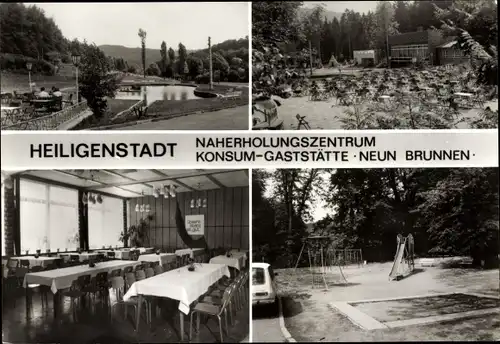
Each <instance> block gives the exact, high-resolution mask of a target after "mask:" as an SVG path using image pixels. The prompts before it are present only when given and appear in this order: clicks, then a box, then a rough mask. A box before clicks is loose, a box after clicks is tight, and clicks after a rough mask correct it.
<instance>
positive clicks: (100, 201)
mask: <svg viewBox="0 0 500 344" xmlns="http://www.w3.org/2000/svg"><path fill="white" fill-rule="evenodd" d="M96 201H97V203H99V204H102V197H101V195H97V198H96Z"/></svg>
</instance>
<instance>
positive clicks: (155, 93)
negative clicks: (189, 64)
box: [115, 85, 200, 105]
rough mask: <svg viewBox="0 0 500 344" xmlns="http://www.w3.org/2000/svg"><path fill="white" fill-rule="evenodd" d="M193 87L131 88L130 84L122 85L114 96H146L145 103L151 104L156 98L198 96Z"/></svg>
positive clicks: (181, 98) (172, 98)
mask: <svg viewBox="0 0 500 344" xmlns="http://www.w3.org/2000/svg"><path fill="white" fill-rule="evenodd" d="M194 90H195V87H191V86H178V85H172V86H141V90H140V91H139V90H132V88H131V87H130V86H124V87H122V88H121V89H120V90H119V91H118V92H117V93H116V96H115V99H137V100H141V99H144V98H146V100H147V105H151V104H152V103H153V102H155V101H157V100H173V101H175V100H188V99H198V98H200V97H197V96H195V94H194Z"/></svg>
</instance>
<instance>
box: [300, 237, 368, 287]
mask: <svg viewBox="0 0 500 344" xmlns="http://www.w3.org/2000/svg"><path fill="white" fill-rule="evenodd" d="M305 251H307V257H308V261H309V271H310V273H311V278H312V280H311V281H312V287H313V288H315V287H316V286H317V285H318V286H319V287H321V286H324V287H325V288H326V289H328V282H327V279H326V276H327V274H332V273H334V271H336V270H337V269H338V272H339V273H340V278H341V283H343V284H347V283H348V282H347V279H346V277H345V275H344V272H343V271H342V267H345V266H346V265H347V264H358V266H361V264H362V259H363V256H362V254H361V250H360V249H343V250H339V249H334V248H333V247H332V242H331V239H330V238H329V237H327V236H310V237H307V238H306V239H305V241H304V244H303V245H302V249H301V250H300V253H299V258H298V259H297V263H296V264H295V269H294V271H296V270H297V267H298V265H299V263H300V260H301V258H302V254H305V253H304V252H305Z"/></svg>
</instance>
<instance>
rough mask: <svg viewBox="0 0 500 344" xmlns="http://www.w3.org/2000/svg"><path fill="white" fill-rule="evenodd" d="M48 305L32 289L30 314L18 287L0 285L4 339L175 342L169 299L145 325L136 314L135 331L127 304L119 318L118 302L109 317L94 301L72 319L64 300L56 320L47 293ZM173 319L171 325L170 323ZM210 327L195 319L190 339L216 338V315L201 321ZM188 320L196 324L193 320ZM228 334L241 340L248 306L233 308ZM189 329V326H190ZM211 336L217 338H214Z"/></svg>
mask: <svg viewBox="0 0 500 344" xmlns="http://www.w3.org/2000/svg"><path fill="white" fill-rule="evenodd" d="M48 303H49V304H48V306H46V305H45V306H44V307H42V304H41V302H40V297H39V294H38V293H35V294H34V296H33V307H32V311H31V316H30V318H28V319H27V317H26V301H25V295H24V290H23V289H18V290H17V291H15V292H9V293H7V294H6V293H4V292H3V290H2V308H3V309H2V339H3V341H4V342H9V343H54V342H57V343H73V344H80V343H81V344H83V343H85V344H87V343H88V344H90V343H95V344H97V343H103V344H104V343H106V344H113V343H121V344H122V343H124V344H127V343H140V342H142V343H169V342H174V343H175V342H179V341H180V339H179V334H178V332H177V331H178V329H179V316H178V311H177V305H176V304H175V303H174V302H170V303H168V302H167V303H166V304H164V306H163V314H162V316H158V317H155V316H154V315H153V322H152V325H151V328H149V326H148V325H147V324H146V322H145V321H144V319H141V324H140V329H139V332H138V333H137V332H135V331H134V325H133V317H134V315H133V309H130V310H129V312H128V319H127V320H125V319H124V311H123V308H116V309H115V310H114V315H113V320H112V321H111V317H110V316H109V310H108V307H107V306H106V305H104V304H103V303H98V306H97V307H96V309H95V310H94V311H89V310H88V309H82V310H81V311H80V312H79V313H78V314H79V316H80V317H79V319H77V322H76V323H75V322H74V321H73V318H72V316H71V310H70V302H69V300H68V301H66V302H65V303H64V306H63V309H64V310H63V314H62V316H61V320H60V322H59V323H58V324H57V323H56V322H54V315H53V314H54V313H53V302H52V297H51V296H50V295H49V297H48ZM184 319H185V325H184V327H185V331H186V335H185V341H188V333H189V317H188V316H185V317H184ZM170 324H173V325H170ZM207 325H208V328H210V329H211V330H212V331H213V334H212V333H211V332H210V330H209V329H208V328H207V327H205V326H203V325H201V329H200V336H199V338H196V337H195V336H193V337H195V338H193V342H198V341H199V342H203V343H207V342H217V341H219V340H218V338H220V336H219V333H218V325H217V323H216V321H213V320H209V322H208V323H207ZM193 326H196V325H195V324H193ZM229 327H230V330H229V336H228V335H225V336H224V341H225V342H232V343H234V342H241V341H243V340H244V339H245V338H246V337H247V336H248V333H249V319H248V307H247V308H246V309H242V310H240V311H238V312H237V314H236V316H235V317H234V324H233V325H232V326H229ZM193 333H194V329H193ZM216 338H217V339H216Z"/></svg>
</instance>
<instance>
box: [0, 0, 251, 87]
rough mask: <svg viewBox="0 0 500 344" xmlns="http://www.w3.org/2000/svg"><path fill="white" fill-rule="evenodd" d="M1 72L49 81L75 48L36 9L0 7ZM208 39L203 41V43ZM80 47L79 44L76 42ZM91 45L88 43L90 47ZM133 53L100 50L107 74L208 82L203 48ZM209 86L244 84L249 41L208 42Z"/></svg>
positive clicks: (117, 48)
mask: <svg viewBox="0 0 500 344" xmlns="http://www.w3.org/2000/svg"><path fill="white" fill-rule="evenodd" d="M0 28H1V30H0V52H1V54H0V69H1V70H2V72H5V71H8V72H10V73H23V74H24V73H27V68H26V63H27V62H30V63H31V64H32V72H33V73H35V74H36V73H43V74H47V75H53V74H55V73H57V71H58V69H59V68H60V66H61V64H65V63H71V54H72V53H74V51H73V50H74V49H75V47H78V46H79V42H77V41H72V42H70V41H69V40H68V39H67V38H65V36H64V32H61V30H60V29H59V27H58V26H57V23H55V22H54V20H53V19H51V18H48V17H47V16H46V15H45V13H44V11H43V10H42V9H40V8H38V7H37V6H36V5H29V6H28V5H25V4H22V3H2V4H0ZM207 38H208V37H207ZM80 43H82V42H80ZM89 44H92V42H89ZM140 44H141V40H140V39H139V37H137V46H138V47H137V48H129V47H124V46H120V45H113V44H112V42H110V44H106V45H101V46H99V47H97V48H99V49H100V50H101V51H102V52H103V53H104V54H105V55H106V56H107V57H108V62H109V64H110V68H111V69H112V70H119V71H123V72H131V73H141V74H142V73H144V72H145V74H148V75H158V76H163V77H182V78H189V79H196V78H197V80H198V81H205V82H206V81H207V80H208V79H209V77H208V68H209V62H208V47H207V49H203V50H197V51H196V50H192V49H190V48H189V47H186V46H184V44H182V43H179V44H177V45H175V46H170V45H169V44H168V42H163V44H162V45H161V46H158V47H151V46H145V47H144V52H145V54H144V59H145V61H144V62H143V61H142V58H143V49H142V48H141V47H140ZM212 44H213V47H212V52H213V68H214V69H213V70H214V80H221V79H224V80H226V79H230V80H231V81H245V80H248V62H249V58H248V56H249V55H248V37H246V38H241V39H232V40H227V41H224V42H212Z"/></svg>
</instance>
